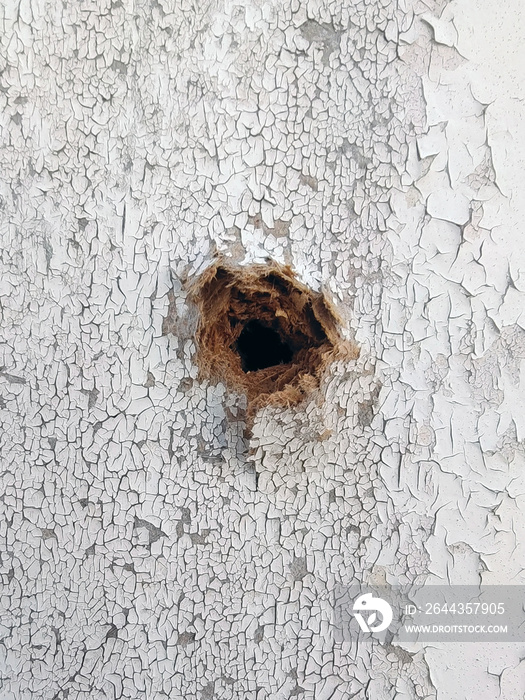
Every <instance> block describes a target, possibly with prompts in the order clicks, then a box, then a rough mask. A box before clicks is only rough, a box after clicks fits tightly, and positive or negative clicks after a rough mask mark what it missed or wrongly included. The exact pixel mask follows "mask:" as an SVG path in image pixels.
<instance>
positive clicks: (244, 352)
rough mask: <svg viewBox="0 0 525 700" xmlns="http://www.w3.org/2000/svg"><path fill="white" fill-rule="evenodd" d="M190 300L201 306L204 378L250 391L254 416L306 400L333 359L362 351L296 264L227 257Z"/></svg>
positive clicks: (199, 341)
mask: <svg viewBox="0 0 525 700" xmlns="http://www.w3.org/2000/svg"><path fill="white" fill-rule="evenodd" d="M190 297H191V298H192V299H193V301H194V302H195V303H196V304H197V307H198V309H199V325H198V330H197V337H196V339H197V345H198V352H197V363H198V365H199V371H200V376H201V378H206V379H211V380H214V381H223V382H224V383H225V384H226V385H227V386H229V387H231V388H233V389H235V390H237V391H240V392H244V393H245V394H246V396H247V402H248V409H247V412H248V418H250V417H251V416H253V414H254V413H255V411H256V410H258V409H259V408H261V407H262V406H264V405H269V404H273V405H282V406H290V405H294V404H297V403H299V402H300V401H301V400H303V399H304V398H305V397H306V396H307V395H308V394H310V393H311V392H312V391H314V390H315V389H316V388H317V387H318V386H319V382H320V379H321V375H322V373H323V371H324V369H325V368H326V366H327V364H328V363H329V362H331V361H332V360H333V359H335V358H342V357H344V358H348V359H355V358H357V357H358V355H359V350H358V348H357V346H356V345H355V344H354V343H351V342H348V341H344V340H343V339H342V338H341V335H340V333H339V318H338V316H337V313H336V311H335V309H334V307H333V306H332V304H331V303H330V302H329V300H328V299H327V298H326V297H325V295H324V294H322V293H319V292H314V291H313V290H311V289H309V288H308V287H307V286H306V285H304V284H302V283H301V282H300V281H299V280H297V278H296V277H295V275H294V273H293V271H292V269H291V268H290V267H289V266H285V265H280V264H278V263H276V262H273V261H270V262H268V263H267V264H266V265H252V266H245V267H244V266H234V265H231V264H229V263H228V262H226V261H224V260H220V261H218V262H216V263H215V264H214V265H212V266H211V267H209V268H208V269H207V270H206V271H205V272H204V273H203V274H202V275H201V276H200V277H199V279H198V280H197V281H196V282H195V283H194V285H193V287H192V288H191V289H190Z"/></svg>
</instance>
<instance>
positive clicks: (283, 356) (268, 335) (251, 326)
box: [235, 320, 293, 372]
mask: <svg viewBox="0 0 525 700" xmlns="http://www.w3.org/2000/svg"><path fill="white" fill-rule="evenodd" d="M235 349H236V350H237V352H238V353H239V355H240V358H241V366H242V369H243V371H244V372H254V371H256V370H258V369H265V368H266V367H273V366H274V365H282V364H286V363H287V362H290V361H291V359H292V357H293V352H292V350H291V349H290V347H289V346H288V344H287V343H285V342H284V341H283V339H282V338H281V336H280V335H279V333H278V332H277V331H274V330H273V329H272V328H268V326H265V325H263V324H262V323H261V322H260V321H256V320H253V321H248V323H247V324H246V325H245V326H244V328H243V329H242V331H241V334H240V335H239V337H238V339H237V342H236V343H235Z"/></svg>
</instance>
